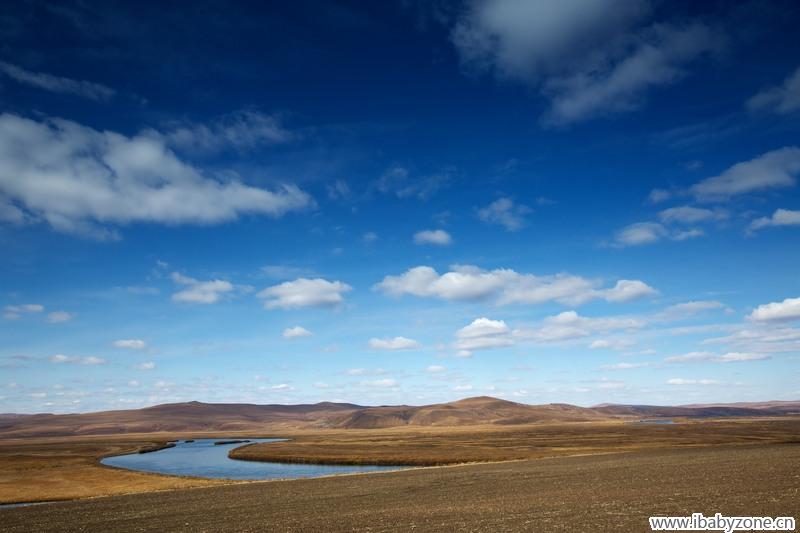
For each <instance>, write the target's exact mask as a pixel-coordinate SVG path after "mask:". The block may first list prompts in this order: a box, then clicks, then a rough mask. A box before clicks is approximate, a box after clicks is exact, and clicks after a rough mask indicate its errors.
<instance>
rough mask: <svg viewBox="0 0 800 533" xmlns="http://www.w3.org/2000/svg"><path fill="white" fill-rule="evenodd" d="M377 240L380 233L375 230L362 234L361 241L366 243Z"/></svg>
mask: <svg viewBox="0 0 800 533" xmlns="http://www.w3.org/2000/svg"><path fill="white" fill-rule="evenodd" d="M377 240H378V234H377V233H375V232H374V231H368V232H366V233H365V234H364V235H362V236H361V241H362V242H364V244H372V243H373V242H375V241H377Z"/></svg>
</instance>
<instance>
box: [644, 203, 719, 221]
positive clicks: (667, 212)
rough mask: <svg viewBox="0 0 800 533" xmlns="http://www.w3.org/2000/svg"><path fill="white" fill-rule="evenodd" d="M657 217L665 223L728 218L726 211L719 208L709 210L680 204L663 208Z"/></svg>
mask: <svg viewBox="0 0 800 533" xmlns="http://www.w3.org/2000/svg"><path fill="white" fill-rule="evenodd" d="M658 218H659V219H660V220H661V222H663V223H665V224H696V223H698V222H708V221H710V220H724V219H726V218H728V213H727V212H726V211H723V210H719V209H716V210H711V209H705V208H701V207H692V206H689V205H682V206H678V207H670V208H669V209H664V210H663V211H661V212H659V213H658Z"/></svg>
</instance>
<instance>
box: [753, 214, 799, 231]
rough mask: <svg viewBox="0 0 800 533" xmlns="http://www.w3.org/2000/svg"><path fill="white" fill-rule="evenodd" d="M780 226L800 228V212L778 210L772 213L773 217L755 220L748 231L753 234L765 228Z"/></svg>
mask: <svg viewBox="0 0 800 533" xmlns="http://www.w3.org/2000/svg"><path fill="white" fill-rule="evenodd" d="M778 226H800V211H792V210H789V209H776V210H775V212H774V213H772V216H769V217H761V218H757V219H755V220H753V221H752V222H751V223H750V226H749V228H748V230H749V231H751V232H753V231H756V230H760V229H763V228H769V227H778Z"/></svg>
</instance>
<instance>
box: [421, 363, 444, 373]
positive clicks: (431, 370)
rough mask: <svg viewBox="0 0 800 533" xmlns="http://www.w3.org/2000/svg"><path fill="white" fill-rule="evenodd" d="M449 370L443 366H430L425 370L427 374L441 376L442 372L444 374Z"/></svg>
mask: <svg viewBox="0 0 800 533" xmlns="http://www.w3.org/2000/svg"><path fill="white" fill-rule="evenodd" d="M445 370H447V367H445V366H442V365H430V366H429V367H428V368H426V369H425V371H426V372H429V373H431V374H439V373H440V372H444V371H445Z"/></svg>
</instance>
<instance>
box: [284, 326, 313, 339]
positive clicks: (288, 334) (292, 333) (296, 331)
mask: <svg viewBox="0 0 800 533" xmlns="http://www.w3.org/2000/svg"><path fill="white" fill-rule="evenodd" d="M312 335H313V333H311V332H310V331H308V330H307V329H306V328H304V327H302V326H294V327H293V328H286V329H285V330H283V338H284V339H298V338H301V337H310V336H312Z"/></svg>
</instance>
